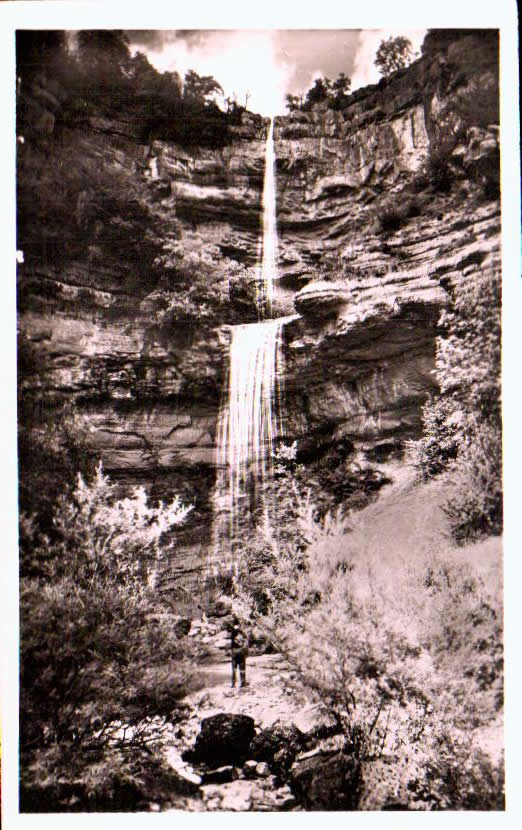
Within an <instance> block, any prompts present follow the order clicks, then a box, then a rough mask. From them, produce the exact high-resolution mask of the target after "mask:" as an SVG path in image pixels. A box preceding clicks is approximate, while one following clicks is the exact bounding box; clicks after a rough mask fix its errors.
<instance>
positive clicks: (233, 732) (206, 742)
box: [182, 713, 255, 767]
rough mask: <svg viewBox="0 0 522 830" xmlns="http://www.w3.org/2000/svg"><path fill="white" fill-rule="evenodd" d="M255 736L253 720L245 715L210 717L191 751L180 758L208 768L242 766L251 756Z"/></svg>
mask: <svg viewBox="0 0 522 830" xmlns="http://www.w3.org/2000/svg"><path fill="white" fill-rule="evenodd" d="M254 734H255V727H254V719H253V718H251V717H249V716H248V715H234V714H227V713H221V714H219V715H212V716H211V717H209V718H205V719H204V720H203V721H202V722H201V731H200V733H199V735H198V736H197V738H196V743H195V745H194V748H193V749H192V750H188V751H187V752H185V753H183V755H182V758H183V759H184V760H188V761H190V762H191V763H196V764H202V765H205V766H207V767H216V766H221V765H226V764H236V763H241V762H242V761H244V760H245V759H246V758H248V757H249V755H251V753H249V747H250V743H251V741H252V738H253V737H254Z"/></svg>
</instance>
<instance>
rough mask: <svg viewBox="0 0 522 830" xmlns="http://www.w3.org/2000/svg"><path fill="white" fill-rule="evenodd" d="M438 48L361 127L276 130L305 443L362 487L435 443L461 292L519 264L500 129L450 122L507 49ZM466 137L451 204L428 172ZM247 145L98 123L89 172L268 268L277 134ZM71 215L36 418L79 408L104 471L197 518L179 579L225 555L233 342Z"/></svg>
mask: <svg viewBox="0 0 522 830" xmlns="http://www.w3.org/2000/svg"><path fill="white" fill-rule="evenodd" d="M439 40H440V42H438V43H437V42H436V38H435V40H434V38H433V36H432V38H431V41H429V42H428V47H429V48H427V49H425V54H424V55H423V57H422V58H420V59H419V60H418V61H416V62H415V63H414V64H413V65H412V66H411V67H409V68H407V69H405V70H401V71H400V72H398V73H395V74H394V75H393V76H392V77H391V78H390V79H388V80H387V81H383V82H381V83H380V84H379V85H377V86H375V87H368V88H366V89H363V90H358V91H357V92H356V93H354V95H353V96H352V97H351V98H350V101H349V103H348V105H347V107H346V108H345V109H343V110H342V111H339V112H335V111H332V110H328V109H327V108H326V107H322V106H321V105H319V106H317V107H316V108H314V110H313V111H312V112H309V113H304V112H298V113H294V114H291V115H289V116H284V117H279V118H277V119H276V126H275V148H276V158H277V199H278V217H277V218H278V227H279V233H280V246H279V263H278V264H279V271H280V282H281V286H282V287H283V288H284V290H285V291H286V297H287V298H288V297H290V298H292V297H293V296H294V294H295V307H296V309H297V311H298V312H299V314H300V318H299V319H297V320H295V321H293V322H291V323H290V324H288V325H287V326H286V328H285V334H284V337H285V343H284V349H285V359H286V374H287V377H286V387H287V390H288V394H287V411H288V424H287V426H288V438H289V439H290V440H293V439H294V438H297V439H299V441H301V442H303V444H304V443H305V442H306V441H308V445H310V440H311V442H312V450H313V452H312V455H313V453H314V452H315V453H316V454H317V453H318V454H320V453H321V452H322V451H323V449H324V447H325V446H326V445H328V446H331V445H332V443H333V444H335V443H336V442H340V441H346V440H347V441H348V442H349V445H350V446H351V447H352V448H353V452H352V454H351V455H349V457H347V458H346V464H347V467H346V474H347V475H348V474H349V464H352V463H353V461H354V459H355V460H357V459H358V460H361V459H363V458H364V459H366V461H367V460H368V459H373V462H374V463H375V465H376V466H377V467H378V466H379V462H378V460H377V461H376V459H378V458H380V457H381V456H380V455H379V447H381V448H382V447H394V448H395V450H396V449H397V447H398V446H399V447H400V445H401V443H402V442H403V441H404V440H405V439H406V438H409V437H412V436H414V435H416V434H418V431H419V429H420V414H421V406H422V403H423V402H424V401H425V400H426V398H427V396H428V395H429V394H430V392H432V391H434V390H435V380H434V368H435V353H436V338H437V336H438V334H439V331H438V319H439V313H440V310H441V308H442V307H443V306H444V304H445V303H446V302H447V301H448V298H449V297H450V296H451V294H452V292H454V291H455V290H458V285H459V282H460V281H462V280H472V279H474V278H475V276H476V275H477V274H478V273H479V272H480V271H481V270H482V269H484V268H499V264H500V242H499V239H500V237H499V232H500V208H499V202H498V198H493V196H495V193H494V185H495V184H498V158H499V141H498V128H496V127H495V126H494V124H492V125H489V124H486V125H478V124H477V125H472V126H471V127H468V128H466V129H463V128H462V124H460V126H459V120H458V119H459V118H461V116H459V115H458V114H457V115H455V113H454V112H453V111H452V110H451V107H449V104H451V102H452V101H455V100H462V98H464V100H466V96H467V100H469V99H470V97H471V96H473V90H474V89H475V88H476V85H477V84H481V85H482V87H484V88H491V89H492V90H496V82H497V74H498V73H497V43H496V36H495V33H494V32H490V33H489V34H488V35H484V33H475V34H470V33H461V34H458V33H454V34H453V35H449V36H447V37H446V40H444V38H443V37H442V35H441V36H440V38H439ZM443 41H444V42H443ZM470 56H472V59H471V57H470ZM42 106H43V104H42ZM452 112H453V115H452V114H451V113H452ZM448 113H449V114H448ZM448 118H450V122H451V118H453V121H452V122H451V123H450V124H449V126H448V123H447V119H448ZM461 120H462V118H461ZM46 123H47V122H46ZM53 123H54V122H53ZM452 125H453V127H455V130H456V132H457V133H458V139H457V140H456V142H455V143H454V144H453V145H452V146H451V148H449V149H447V154H446V155H447V157H446V158H445V162H446V168H445V169H446V175H448V176H449V179H450V181H449V186H448V187H447V189H446V190H445V189H444V188H437V187H434V186H433V185H432V184H430V181H429V180H428V179H427V178H426V164H427V160H428V158H429V156H430V153H431V156H433V154H434V151H435V150H437V152H438V150H439V149H440V148H439V144H438V143H437V142H439V143H440V135H441V134H445V133H444V130H446V134H447V133H448V131H449V132H451V130H452V129H453V127H452ZM46 129H47V132H48V133H49V134H50V135H52V125H51V122H50V121H49V120H48V124H47V128H46ZM235 130H236V134H235V137H234V141H233V142H232V144H231V145H230V146H228V147H225V148H223V149H221V150H193V151H188V150H186V149H183V148H180V147H177V146H174V145H172V144H169V143H167V142H154V143H153V144H152V145H150V146H144V145H140V144H139V140H138V138H137V137H136V136H133V135H132V129H131V127H129V125H123V126H122V125H118V124H115V123H112V122H105V121H103V119H95V118H93V119H91V124H90V131H87V132H86V133H85V134H84V135H82V136H80V135H79V134H78V136H77V138H78V141H80V142H82V146H83V152H84V153H85V158H86V159H88V160H89V159H90V161H91V162H92V163H96V164H99V165H100V166H101V169H105V170H107V171H110V172H111V174H112V175H116V176H118V175H122V176H123V175H125V176H130V177H131V179H132V180H133V181H135V182H136V183H137V186H138V185H139V187H141V188H142V189H143V188H144V189H145V191H146V194H147V199H148V200H149V202H150V203H151V204H153V205H154V206H155V209H156V210H157V211H159V213H160V215H161V216H162V218H163V220H164V221H166V222H177V223H178V224H179V226H180V228H181V229H182V231H183V229H185V230H197V231H198V232H199V233H200V234H202V235H203V236H204V238H205V240H207V241H208V243H209V244H215V245H217V246H218V247H220V249H221V251H222V252H223V253H224V254H225V255H226V256H228V257H231V258H233V259H236V260H237V261H239V262H243V263H246V264H252V263H254V262H255V261H256V258H257V255H258V245H259V230H260V215H261V205H260V201H261V189H262V180H263V169H264V168H263V165H264V136H265V133H266V123H263V121H262V120H261V119H259V118H258V117H257V118H256V117H254V116H250V115H249V114H245V115H244V118H243V124H242V125H241V126H240V127H237V128H235ZM26 144H27V145H29V144H30V141H29V140H28V141H27V143H26ZM24 152H29V150H28V147H27V146H26V148H25V150H24ZM80 201H81V200H80ZM71 209H72V210H76V211H77V213H78V223H79V233H80V234H81V233H84V235H87V237H88V239H87V242H88V245H87V255H86V256H85V257H84V258H80V259H79V260H74V258H73V259H71V260H70V261H68V262H66V263H65V265H60V267H52V266H49V265H48V264H43V263H40V264H36V265H35V264H34V262H33V263H32V264H31V265H30V267H29V266H21V269H20V306H19V308H20V314H19V329H20V333H21V344H22V348H23V351H24V353H25V355H26V358H27V359H26V365H27V364H30V368H29V370H28V371H25V372H24V373H23V375H21V391H22V392H23V393H25V397H26V398H27V399H29V400H31V401H32V402H33V403H34V402H35V401H36V402H37V403H42V402H43V403H44V404H45V403H54V404H56V403H59V402H60V401H63V400H75V401H76V402H77V405H78V410H79V413H80V415H81V416H82V417H84V419H85V421H86V423H87V424H88V425H89V429H90V433H89V435H90V441H91V447H92V451H93V453H95V454H96V455H99V456H101V457H102V458H103V461H104V464H105V469H106V470H107V471H108V472H109V473H110V474H111V475H112V476H113V477H116V478H118V479H120V480H121V481H122V483H124V484H126V485H128V484H131V483H137V482H146V483H147V484H148V485H149V487H150V488H151V489H152V491H153V493H155V494H158V495H165V494H166V493H170V492H172V491H176V490H177V491H179V492H181V494H182V496H183V497H184V498H186V500H188V501H191V502H195V503H196V507H197V509H196V511H195V512H194V513H193V519H192V530H191V534H192V535H191V536H190V539H189V540H188V541H187V546H183V545H182V546H181V548H180V551H179V556H178V561H177V563H175V564H174V566H173V567H175V568H178V567H179V568H181V569H182V570H183V567H188V566H187V565H186V562H187V558H188V557H189V554H190V557H191V561H192V562H196V563H197V561H199V560H198V557H200V554H201V551H202V550H203V549H204V547H205V544H206V543H207V542H208V538H209V527H210V492H211V489H212V486H213V482H214V478H215V466H214V464H215V461H214V459H215V444H216V420H217V413H218V408H219V401H220V397H221V395H222V393H223V388H224V380H225V376H226V342H227V337H226V332H224V331H221V330H219V329H215V330H214V331H209V330H208V329H205V330H203V328H199V327H198V326H194V325H193V324H191V325H190V326H188V325H179V326H175V327H170V329H165V328H164V327H163V328H162V327H161V326H159V325H158V323H157V320H156V318H155V311H154V304H153V303H152V302H151V301H150V298H149V297H148V295H149V294H150V292H151V289H153V288H154V286H150V285H148V284H147V274H146V273H145V272H143V273H142V271H141V270H140V263H139V260H138V261H136V262H133V263H132V264H131V265H129V262H127V261H126V259H125V251H123V250H122V251H121V257H120V258H121V262H118V257H113V259H112V260H111V262H110V263H108V262H107V260H106V258H105V257H104V253H103V250H102V249H101V248H100V246H99V244H98V237H99V236H100V235H101V230H100V229H99V228H98V229H97V228H96V223H91V224H90V225H88V226H87V225H85V226H84V225H82V222H83V221H84V220H83V218H82V216H83V214H82V204H77V205H72V206H71ZM123 218H125V217H123ZM82 228H84V229H83V231H82ZM286 311H287V309H285V313H286ZM395 450H394V451H395ZM381 455H382V457H383V458H384V459H385V458H386V452H385V451H384V450H383V453H382V454H381ZM343 463H344V462H343ZM198 545H199V547H198ZM184 563H185V564H184Z"/></svg>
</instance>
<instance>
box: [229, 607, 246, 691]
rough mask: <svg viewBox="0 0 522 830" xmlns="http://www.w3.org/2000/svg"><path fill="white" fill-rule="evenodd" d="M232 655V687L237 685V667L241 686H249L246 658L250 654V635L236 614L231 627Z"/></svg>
mask: <svg viewBox="0 0 522 830" xmlns="http://www.w3.org/2000/svg"><path fill="white" fill-rule="evenodd" d="M230 655H231V659H232V683H231V686H232V688H233V687H234V686H235V685H236V669H239V679H240V684H239V685H240V687H241V688H242V687H243V686H247V685H248V684H247V682H246V659H247V655H248V637H247V635H246V634H245V632H244V631H243V629H242V628H241V626H240V624H239V620H238V618H237V617H236V616H234V617H232V625H231V628H230Z"/></svg>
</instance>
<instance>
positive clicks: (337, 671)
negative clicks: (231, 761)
mask: <svg viewBox="0 0 522 830" xmlns="http://www.w3.org/2000/svg"><path fill="white" fill-rule="evenodd" d="M354 529H357V522H356V519H353V518H352V523H351V524H350V525H348V524H347V522H346V520H343V519H342V518H341V517H339V516H337V518H336V517H332V516H331V517H329V519H328V521H327V522H323V523H317V522H313V523H312V524H311V525H310V526H309V532H308V534H307V536H306V541H305V549H304V550H303V551H302V553H301V555H300V557H299V558H297V557H294V560H293V561H292V560H291V557H290V556H289V555H288V554H286V555H285V556H283V557H280V558H279V559H278V561H277V565H276V568H275V569H274V579H273V586H274V587H273V590H272V591H270V592H269V598H270V610H269V613H268V614H267V615H265V617H264V618H261V619H258V620H257V624H258V625H259V627H260V628H261V629H262V630H263V631H264V632H265V633H266V634H267V636H268V637H269V638H270V640H271V642H272V643H273V645H274V646H275V647H276V649H277V650H278V651H279V652H280V653H281V654H282V655H283V656H284V658H285V660H286V662H287V664H288V666H289V667H290V668H291V669H292V670H293V672H294V680H293V681H291V682H293V683H294V684H295V686H296V689H298V690H300V691H301V692H302V690H303V689H304V690H305V691H306V693H307V694H308V696H309V697H311V698H312V699H313V700H315V701H316V702H318V703H319V704H320V706H321V707H322V708H323V710H324V712H325V713H327V714H328V716H329V718H330V719H332V720H333V721H334V722H335V724H336V725H337V728H338V730H339V732H340V733H341V735H342V736H343V740H344V751H345V752H348V753H350V754H351V756H352V758H353V759H354V760H355V762H356V763H357V764H358V765H359V766H360V768H361V770H362V775H363V781H364V787H363V792H362V793H361V801H360V803H359V805H358V806H359V808H361V807H362V808H363V809H380V808H381V807H383V806H384V805H385V804H386V803H387V802H388V801H390V800H393V799H394V798H397V797H398V798H399V800H400V801H401V802H402V803H407V805H408V807H409V808H411V809H419V808H420V809H499V808H500V805H501V804H502V800H503V773H502V768H501V766H498V765H496V763H495V762H494V761H492V760H491V759H489V758H488V757H486V756H485V755H484V754H483V753H481V752H480V750H479V749H478V748H477V744H476V741H475V730H477V729H480V728H481V727H483V726H485V725H487V724H489V723H490V722H491V721H492V719H494V718H495V717H496V714H497V712H498V710H499V707H501V705H502V700H501V691H502V614H501V608H500V605H499V601H500V596H499V592H498V590H497V588H498V586H496V585H493V584H490V583H488V585H486V584H485V582H484V581H483V579H482V577H481V576H480V574H479V571H478V570H476V569H474V568H473V566H472V565H471V564H470V565H465V564H462V563H459V562H458V559H456V558H454V557H453V558H452V557H451V556H445V555H441V554H437V555H435V554H434V553H432V552H430V553H429V554H428V555H427V556H426V554H424V556H418V557H417V558H416V559H415V560H414V561H412V560H410V561H409V562H408V568H407V569H406V570H405V569H404V566H403V572H402V573H401V574H400V576H399V575H398V573H397V568H395V569H394V583H393V585H389V584H388V577H387V575H386V571H385V570H383V569H382V564H381V563H379V565H378V566H377V567H376V569H374V568H373V565H372V559H371V555H370V552H369V551H366V550H364V549H362V547H361V539H362V538H363V534H362V532H360V533H358V534H355V533H354V532H353V531H354ZM388 565H389V563H388ZM282 577H284V579H282ZM383 770H387V771H386V772H385V774H384V775H383ZM379 776H381V778H382V780H381V782H380V784H379V787H376V786H374V784H375V782H376V780H377V779H378V778H379Z"/></svg>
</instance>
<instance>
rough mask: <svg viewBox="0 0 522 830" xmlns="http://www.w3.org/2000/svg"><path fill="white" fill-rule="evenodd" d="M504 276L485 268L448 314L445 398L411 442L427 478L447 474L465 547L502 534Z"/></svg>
mask: <svg viewBox="0 0 522 830" xmlns="http://www.w3.org/2000/svg"><path fill="white" fill-rule="evenodd" d="M500 306H501V291H500V275H499V274H498V272H497V271H496V270H494V269H492V268H488V269H485V270H484V271H483V272H480V271H478V272H477V273H475V274H473V275H472V276H471V277H469V278H468V279H467V280H466V281H464V282H463V283H462V284H460V285H458V286H457V289H456V292H455V295H454V297H453V299H452V301H451V303H450V304H449V307H448V308H447V309H446V310H445V311H444V312H443V313H442V315H441V318H440V321H439V326H440V330H441V332H443V334H444V335H445V336H442V337H440V338H439V339H438V341H437V357H436V367H437V368H436V371H437V377H438V380H439V384H440V387H441V392H442V394H441V396H439V397H438V398H435V399H432V400H430V401H428V402H427V403H426V404H425V406H424V408H423V426H424V435H423V437H422V438H421V439H420V441H418V442H417V443H416V444H415V445H412V444H410V449H411V450H412V454H413V459H414V463H415V465H416V466H417V468H418V469H419V471H420V472H421V474H422V476H423V477H424V478H425V479H426V478H429V477H431V476H434V475H438V474H439V473H441V472H444V471H447V474H448V481H449V491H450V494H449V498H448V501H447V504H446V508H445V509H446V512H447V515H448V516H449V517H450V522H451V530H452V533H453V537H454V538H455V540H456V541H457V542H458V543H459V544H462V543H464V542H466V541H468V540H472V539H477V538H480V537H481V536H487V535H490V534H494V535H498V534H500V533H501V532H502V420H501V411H500V380H501V378H500V354H501V352H500Z"/></svg>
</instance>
